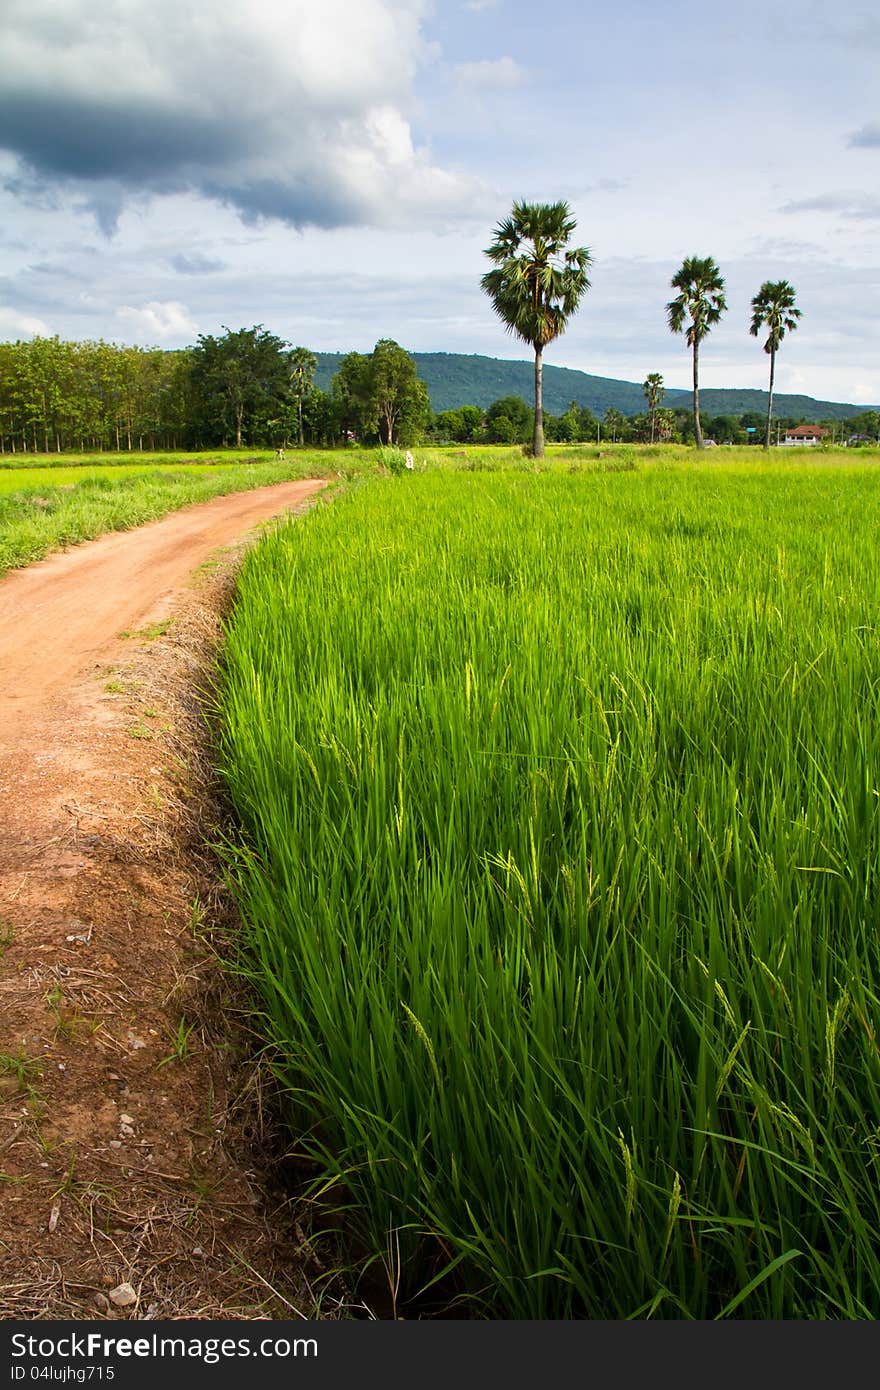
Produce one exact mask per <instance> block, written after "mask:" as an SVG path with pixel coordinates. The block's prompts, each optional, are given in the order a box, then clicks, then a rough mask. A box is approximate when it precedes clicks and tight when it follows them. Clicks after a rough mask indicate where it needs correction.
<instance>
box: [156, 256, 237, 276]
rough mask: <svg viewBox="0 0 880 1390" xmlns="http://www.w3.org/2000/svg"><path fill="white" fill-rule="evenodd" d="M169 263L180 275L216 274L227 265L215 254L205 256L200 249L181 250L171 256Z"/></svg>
mask: <svg viewBox="0 0 880 1390" xmlns="http://www.w3.org/2000/svg"><path fill="white" fill-rule="evenodd" d="M168 264H169V265H170V266H171V268H172V270H176V271H177V273H178V275H216V273H217V272H218V271H220V270H224V269H225V267H226V262H225V261H221V260H218V259H217V257H215V256H203V255H202V253H201V252H200V251H190V252H189V253H188V254H187V253H186V252H183V251H179V252H178V253H177V255H175V256H172V257H171V258H170V260H169V262H168Z"/></svg>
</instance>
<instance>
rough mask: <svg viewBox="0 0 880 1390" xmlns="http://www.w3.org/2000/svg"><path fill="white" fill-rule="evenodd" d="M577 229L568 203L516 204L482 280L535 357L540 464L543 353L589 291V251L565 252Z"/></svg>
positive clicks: (490, 251)
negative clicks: (585, 292) (491, 265)
mask: <svg viewBox="0 0 880 1390" xmlns="http://www.w3.org/2000/svg"><path fill="white" fill-rule="evenodd" d="M576 226H577V223H576V222H575V220H574V218H573V217H572V216H571V213H570V211H569V206H568V203H514V205H513V208H512V210H511V213H510V216H509V217H506V218H505V219H504V221H503V222H499V224H498V226H497V227H496V228H495V236H494V240H493V242H492V245H491V246H490V247H488V248H487V250H486V252H485V254H486V255H487V256H488V257H489V259H490V261H492V262H493V265H494V267H495V268H494V269H493V270H490V271H487V273H486V274H485V275H484V276H483V277H482V279H481V280H480V284H481V285H482V287H483V289H484V290H485V291H486V293H487V294H488V295H489V298H490V299H491V300H492V307H493V308H494V310H495V312H496V314H497V315H498V317H499V318H500V319H501V321H502V323H503V324H504V325H505V327H506V328H507V329H508V331H509V332H511V333H515V334H516V336H517V337H518V338H522V340H523V341H524V342H526V343H529V344H530V345H531V347H533V348H534V351H535V432H534V436H533V441H532V452H533V453H534V455H535V457H536V458H543V457H544V403H543V353H544V348H545V347H546V346H547V344H548V343H552V342H553V340H554V338H558V337H559V335H560V333H563V332H564V331H565V326H566V323H567V322H568V319H569V318H570V316H571V315H572V314H573V313H574V311H575V309H576V308H577V306H578V302H579V300H580V298H581V295H582V294H583V293H584V291H585V290H588V289H589V288H590V282H589V280H588V279H587V271H588V269H589V268H590V266H591V265H592V259H593V258H592V256H591V255H590V253H589V251H588V250H587V248H586V247H585V246H578V247H576V248H575V249H574V250H566V247H567V245H568V241H569V239H570V237H571V234H572V232H573V231H574V229H575V227H576Z"/></svg>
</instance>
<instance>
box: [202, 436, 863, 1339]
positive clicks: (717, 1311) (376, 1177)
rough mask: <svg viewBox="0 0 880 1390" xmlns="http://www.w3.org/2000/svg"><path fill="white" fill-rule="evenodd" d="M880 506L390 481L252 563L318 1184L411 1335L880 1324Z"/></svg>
mask: <svg viewBox="0 0 880 1390" xmlns="http://www.w3.org/2000/svg"><path fill="white" fill-rule="evenodd" d="M878 521H880V473H878V472H877V470H876V468H875V469H872V468H870V467H867V468H865V467H862V468H847V469H846V470H844V471H840V470H831V469H828V468H822V467H811V466H808V465H803V464H802V465H800V466H799V467H798V468H797V469H795V468H792V467H785V466H779V467H776V468H773V467H768V466H766V464H764V463H763V462H762V463H761V465H760V466H759V467H757V468H751V467H748V466H746V467H740V466H737V467H730V468H725V467H723V466H721V465H719V464H717V463H713V464H712V465H711V466H709V465H703V464H691V463H689V464H688V465H687V466H684V467H676V466H671V467H664V468H650V467H646V468H641V469H638V470H637V471H634V472H631V471H623V472H582V473H578V474H577V475H573V474H570V473H568V472H548V473H542V474H540V475H535V474H533V473H530V472H525V471H523V470H515V471H511V470H507V471H498V472H468V471H460V472H455V473H446V474H438V473H436V472H427V473H422V474H416V475H415V476H408V477H405V478H391V479H388V480H386V481H381V482H376V483H372V484H370V485H369V486H367V487H362V488H359V489H357V490H353V491H352V492H350V493H348V494H347V495H344V496H342V497H340V498H338V499H337V500H336V501H335V502H334V503H333V505H332V506H330V507H324V508H320V509H318V510H316V511H315V512H313V513H312V514H311V515H309V516H308V517H307V518H306V519H305V520H302V521H297V522H295V523H291V524H290V525H289V526H286V527H284V528H282V529H280V530H279V531H277V532H275V533H273V534H272V535H271V536H270V537H269V538H267V540H266V541H265V542H263V543H262V544H261V545H260V546H259V547H258V548H257V549H256V550H255V551H254V552H253V553H252V554H251V555H250V557H249V558H248V560H247V561H246V564H245V567H244V570H243V573H242V577H241V582H240V587H239V593H238V599H237V603H236V607H235V611H234V614H233V616H232V620H231V623H230V626H229V630H228V634H227V639H226V644H225V650H224V654H223V663H222V673H221V677H220V685H219V693H218V699H219V704H220V712H221V715H222V731H221V748H220V758H221V762H222V769H223V772H224V774H225V777H226V779H227V781H228V785H229V788H230V791H231V795H232V798H233V801H234V804H235V807H236V808H237V812H238V815H239V817H240V820H241V825H242V831H243V834H242V841H241V844H240V845H239V846H237V847H233V846H230V848H229V864H230V874H231V876H232V879H233V881H234V883H235V886H236V890H237V893H238V895H239V900H240V904H241V908H242V917H243V922H244V940H243V942H242V956H241V961H240V964H241V965H242V968H244V969H246V970H247V971H248V972H249V974H250V976H251V978H252V979H253V981H254V984H255V986H256V988H257V990H258V991H259V994H260V997H261V1006H262V1009H263V1015H264V1016H263V1026H264V1028H265V1031H266V1036H267V1039H268V1040H269V1041H271V1042H272V1043H273V1044H274V1046H275V1049H276V1051H277V1055H278V1058H279V1064H278V1065H279V1074H280V1075H281V1077H282V1080H283V1082H284V1084H285V1088H286V1095H287V1103H288V1107H289V1115H288V1118H289V1124H290V1130H291V1136H292V1140H291V1142H292V1143H293V1144H294V1146H295V1147H296V1148H297V1149H298V1150H299V1151H300V1152H301V1153H303V1154H304V1155H307V1156H308V1157H309V1159H310V1160H311V1161H312V1162H313V1163H314V1164H317V1168H316V1170H315V1171H316V1172H317V1174H318V1177H317V1179H316V1183H315V1188H316V1191H317V1190H320V1191H321V1193H322V1196H323V1198H324V1199H325V1200H327V1199H331V1200H332V1199H334V1198H335V1200H336V1201H337V1202H338V1204H339V1206H341V1207H344V1208H346V1210H347V1211H348V1212H349V1220H350V1222H351V1223H353V1224H354V1226H355V1227H356V1228H357V1230H358V1232H359V1235H360V1237H361V1239H362V1240H363V1241H364V1242H365V1248H366V1249H367V1250H368V1251H369V1252H370V1254H371V1258H372V1260H373V1261H374V1263H375V1264H377V1265H380V1266H381V1265H385V1266H386V1267H387V1271H388V1278H389V1281H392V1282H393V1283H394V1286H395V1288H399V1297H400V1299H401V1300H404V1299H412V1300H417V1299H419V1298H420V1299H421V1300H422V1301H421V1302H415V1303H414V1304H413V1307H415V1308H419V1307H423V1308H424V1307H426V1306H430V1299H431V1297H432V1295H433V1296H437V1297H440V1296H442V1298H443V1299H445V1300H447V1301H450V1300H452V1301H453V1302H455V1301H456V1300H459V1301H458V1302H457V1303H455V1306H457V1307H458V1308H459V1310H460V1311H462V1312H464V1311H467V1312H468V1313H469V1314H476V1315H478V1316H490V1317H498V1316H507V1317H514V1318H570V1317H591V1318H614V1319H619V1318H633V1317H638V1318H644V1317H673V1318H717V1317H729V1316H734V1317H749V1318H781V1317H786V1318H865V1317H868V1318H874V1317H876V1316H877V1315H878V1313H880V1181H878V1177H880V1171H878V1163H880V1055H878V1044H877V1032H878V1027H880V1016H878V963H880V962H878V921H880V894H878V882H880V809H878V798H880V776H878V753H880V656H878V624H880V572H878V567H877V564H876V555H875V549H876V546H875V537H876V533H877V525H878Z"/></svg>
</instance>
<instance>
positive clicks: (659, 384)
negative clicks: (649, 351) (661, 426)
mask: <svg viewBox="0 0 880 1390" xmlns="http://www.w3.org/2000/svg"><path fill="white" fill-rule="evenodd" d="M642 391H643V392H644V395H645V400H646V401H647V403H648V414H649V415H650V417H651V443H652V444H653V443H654V428H655V425H656V421H657V407H658V405H659V404H660V402H661V401H662V399H663V397H664V396H665V395H666V388H665V386H664V385H663V378H662V376H661V375H660V373H659V372H649V373H648V375H647V376H646V377H645V380H644V381H643V382H642Z"/></svg>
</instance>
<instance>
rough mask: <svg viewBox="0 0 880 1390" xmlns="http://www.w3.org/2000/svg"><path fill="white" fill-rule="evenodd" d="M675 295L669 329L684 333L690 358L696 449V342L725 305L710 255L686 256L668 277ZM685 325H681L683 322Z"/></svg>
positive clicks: (700, 433) (699, 432)
mask: <svg viewBox="0 0 880 1390" xmlns="http://www.w3.org/2000/svg"><path fill="white" fill-rule="evenodd" d="M670 283H671V286H672V289H674V290H678V292H679V293H678V295H677V296H676V298H675V299H673V300H671V301H670V302H669V304H667V306H666V315H667V319H668V322H669V328H670V331H671V332H673V333H681V332H682V331H684V332H685V336H686V340H687V345H688V347H689V348H691V350H692V352H693V358H694V439H695V440H696V444H697V448H698V449H701V448H702V447H703V431H702V429H701V428H700V374H699V356H700V343H701V342H702V341H703V339H704V338H705V337H706V335H707V334H708V333H709V331H710V330H711V329H712V328H714V326H715V324H716V323H718V322H719V321H720V319H721V315H722V314H723V313H724V311H725V309H726V308H727V300H726V299H725V297H724V280H723V278H722V275H721V272H720V270H719V269H718V266H717V265H716V264H715V262H714V261H713V260H712V257H711V256H706V257H703V258H700V257H699V256H687V257H685V260H684V261H683V262H682V265H681V269H680V270H677V271H676V273H675V275H673V277H672V280H671V282H670ZM686 323H687V327H686V328H685V324H686Z"/></svg>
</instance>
